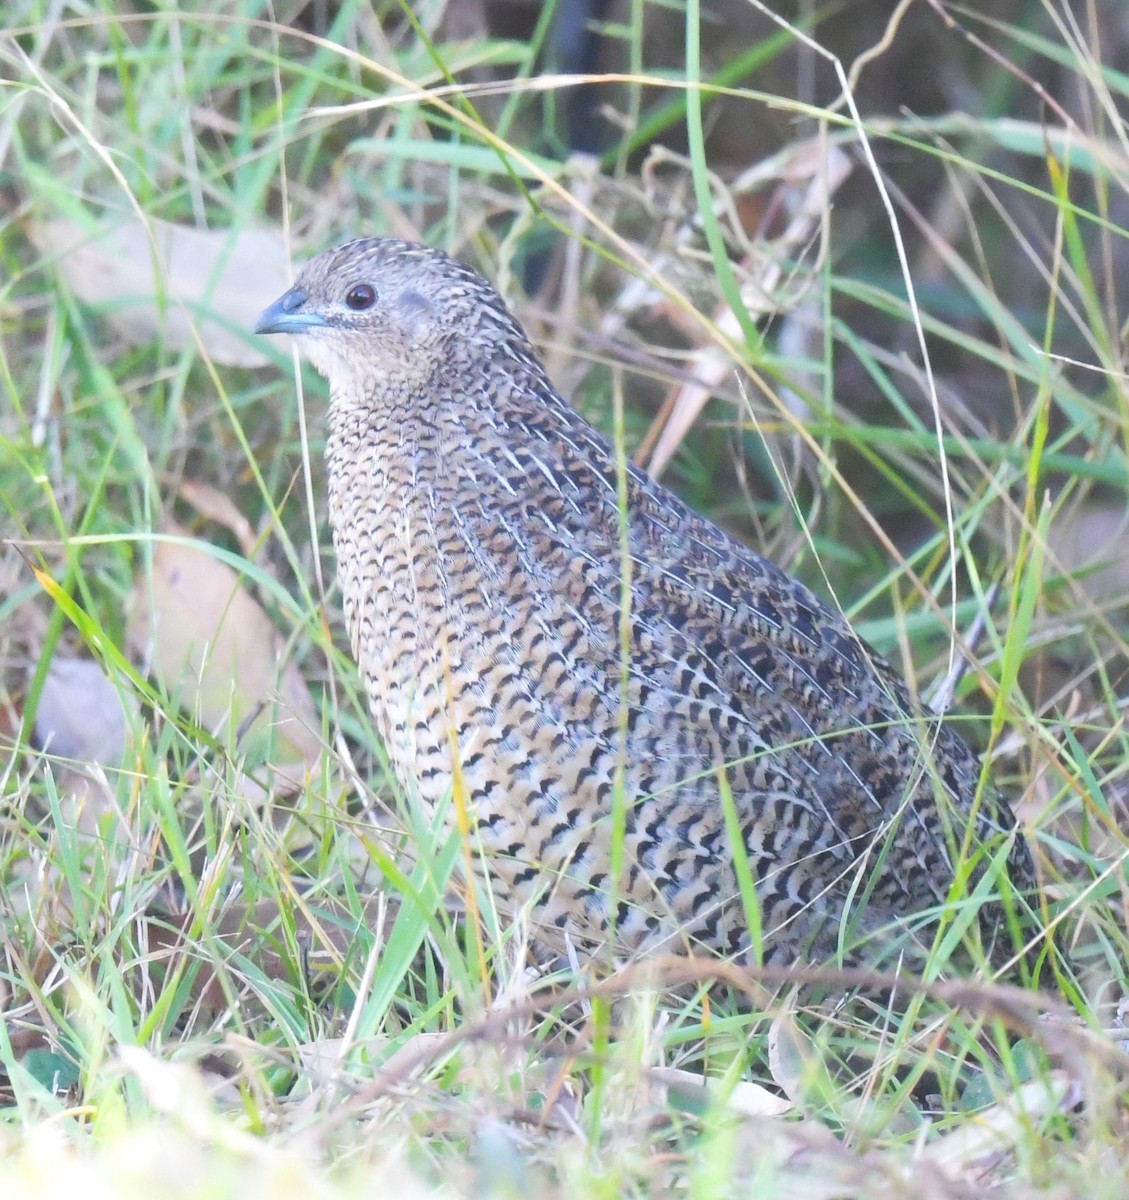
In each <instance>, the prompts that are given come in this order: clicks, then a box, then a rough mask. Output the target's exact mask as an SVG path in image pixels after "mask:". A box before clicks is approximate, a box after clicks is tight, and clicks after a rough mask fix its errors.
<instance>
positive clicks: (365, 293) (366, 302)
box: [345, 283, 376, 312]
mask: <svg viewBox="0 0 1129 1200" xmlns="http://www.w3.org/2000/svg"><path fill="white" fill-rule="evenodd" d="M345 303H346V304H347V305H348V306H349V307H350V308H351V309H352V310H353V311H354V312H364V310H365V309H366V308H372V306H373V305H374V304H375V303H376V288H374V287H373V286H372V284H371V283H358V284H357V286H356V287H354V288H350V289H349V291H348V292H347V293H346V294H345Z"/></svg>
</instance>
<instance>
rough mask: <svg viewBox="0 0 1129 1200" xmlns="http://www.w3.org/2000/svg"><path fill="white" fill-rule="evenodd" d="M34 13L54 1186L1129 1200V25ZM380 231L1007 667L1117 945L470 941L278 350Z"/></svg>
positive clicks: (980, 704) (10, 787)
mask: <svg viewBox="0 0 1129 1200" xmlns="http://www.w3.org/2000/svg"><path fill="white" fill-rule="evenodd" d="M2 19H3V21H4V27H3V28H0V172H2V175H0V261H2V265H3V270H2V277H0V389H2V392H3V400H2V401H0V501H2V506H0V536H2V537H3V539H4V540H3V542H2V543H0V747H2V748H3V750H4V753H3V754H2V755H0V778H2V781H3V787H2V791H3V806H2V809H0V949H2V961H0V1000H2V1002H3V1006H4V1022H3V1025H2V1026H0V1068H2V1071H3V1080H2V1092H0V1099H2V1104H3V1107H2V1109H0V1116H2V1119H0V1148H2V1153H0V1188H2V1189H6V1190H7V1191H8V1192H9V1193H10V1194H20V1195H56V1194H57V1195H64V1194H66V1195H73V1194H75V1193H76V1192H80V1193H81V1194H83V1195H84V1196H88V1197H92V1196H100V1195H103V1194H105V1195H111V1194H113V1195H115V1196H118V1197H127V1198H128V1197H131V1196H134V1195H137V1196H141V1195H146V1196H149V1195H152V1194H153V1192H154V1190H155V1189H158V1188H159V1189H160V1192H161V1194H162V1195H165V1196H168V1197H170V1198H172V1197H177V1196H192V1197H204V1196H211V1195H215V1196H221V1195H234V1194H237V1193H238V1194H240V1195H242V1196H245V1197H253V1196H260V1195H264V1196H265V1195H270V1196H271V1197H274V1198H277V1197H280V1196H286V1195H290V1194H293V1195H303V1196H323V1195H324V1196H332V1197H336V1196H342V1197H347V1196H354V1195H357V1196H359V1195H368V1194H371V1193H372V1192H373V1191H374V1189H375V1188H379V1189H380V1190H381V1191H387V1190H390V1189H393V1188H395V1189H399V1190H400V1192H401V1193H402V1194H403V1195H404V1196H405V1197H407V1196H412V1195H430V1194H433V1193H434V1194H444V1195H446V1194H450V1195H468V1194H474V1195H481V1196H490V1197H493V1196H513V1195H524V1196H528V1195H538V1196H541V1195H545V1196H554V1195H562V1196H563V1195H586V1196H587V1195H608V1196H611V1195H617V1196H618V1195H640V1196H642V1195H647V1196H659V1195H667V1194H670V1195H674V1194H678V1195H688V1196H693V1197H711V1198H712V1197H721V1196H730V1195H734V1196H737V1195H756V1196H758V1197H760V1196H764V1197H777V1196H779V1197H785V1196H787V1197H793V1196H803V1197H809V1196H810V1197H855V1196H858V1197H885V1196H891V1197H893V1196H914V1197H934V1196H936V1197H964V1196H968V1195H971V1194H973V1193H974V1192H975V1193H976V1194H989V1193H990V1194H993V1195H999V1196H1006V1197H1029V1196H1036V1195H1038V1196H1053V1197H1075V1196H1078V1197H1081V1196H1085V1197H1086V1198H1087V1200H1100V1198H1102V1197H1123V1196H1125V1195H1126V1194H1127V1193H1129V1165H1127V1164H1129V1124H1127V1120H1126V1109H1125V1090H1124V1089H1125V1080H1126V1078H1127V1077H1129V1076H1127V1073H1126V1068H1127V1066H1129V1058H1127V1056H1126V1036H1127V1035H1126V1033H1125V1030H1124V1024H1125V1013H1126V1002H1125V1000H1124V988H1125V981H1126V961H1127V947H1129V934H1127V932H1126V899H1127V895H1129V871H1127V867H1126V863H1127V857H1129V856H1127V843H1126V833H1127V827H1129V821H1127V807H1126V774H1127V769H1129V745H1127V741H1129V739H1127V737H1126V731H1125V704H1126V701H1125V697H1126V687H1125V668H1126V663H1127V649H1129V647H1127V643H1126V635H1127V629H1129V622H1127V616H1129V611H1127V603H1129V600H1127V593H1129V534H1127V529H1126V525H1127V522H1129V518H1127V503H1126V499H1127V494H1129V474H1127V470H1126V448H1127V434H1129V402H1127V397H1129V389H1127V388H1126V382H1125V364H1124V355H1125V349H1126V314H1127V307H1126V300H1127V294H1126V293H1127V287H1129V283H1127V281H1129V270H1127V265H1129V264H1127V257H1129V255H1127V249H1129V240H1127V231H1129V125H1127V121H1126V113H1127V105H1129V10H1127V9H1126V7H1125V6H1124V5H1123V4H1122V3H1121V2H1120V0H1089V2H1088V3H1082V4H1078V3H1073V2H1072V0H1061V2H1056V0H997V2H996V3H994V4H993V5H991V6H984V7H983V8H981V7H977V6H970V7H967V8H965V7H961V6H959V5H955V4H951V3H948V2H947V0H909V2H903V3H900V4H898V5H896V6H893V5H890V4H885V3H878V2H877V0H856V2H854V3H851V4H839V5H834V4H832V5H827V6H813V5H810V4H807V3H797V4H784V3H779V4H773V5H763V4H758V3H749V2H747V0H700V2H698V0H604V2H601V0H570V2H567V3H566V2H565V0H560V2H558V3H556V4H554V3H544V4H540V3H530V2H528V0H525V2H523V0H508V2H502V0H446V2H444V0H431V2H427V3H414V4H410V3H407V2H406V0H405V2H403V3H398V2H395V0H375V2H371V3H362V2H349V0H345V2H342V3H329V2H315V3H307V2H306V0H279V2H278V3H276V4H274V5H269V6H263V5H259V4H257V3H254V2H253V0H242V2H241V3H237V4H235V5H232V4H220V3H218V2H215V0H200V2H197V3H196V4H194V5H192V6H186V7H185V8H181V7H179V6H166V5H163V4H160V3H156V4H146V3H137V4H114V3H109V2H99V0H94V2H93V3H77V2H76V3H67V2H65V0H9V3H8V4H7V6H6V8H5V10H4V16H3V18H2ZM370 233H390V234H396V235H400V236H407V237H413V238H418V239H421V240H425V241H428V242H431V243H434V244H437V245H440V246H443V247H445V248H447V249H449V250H451V251H452V252H453V253H455V254H457V255H459V256H460V257H463V258H465V259H467V260H468V261H472V262H474V263H475V264H476V265H478V266H479V267H481V268H482V269H483V270H484V272H485V273H486V274H488V275H489V276H490V277H491V278H493V279H494V280H496V281H497V282H498V283H499V285H500V287H501V288H502V290H503V292H504V293H505V295H506V296H507V298H508V299H509V300H510V302H511V303H512V304H513V306H514V307H515V309H516V311H517V312H518V313H519V315H520V317H521V318H522V320H523V321H524V322H525V324H526V326H527V328H529V330H530V331H531V333H532V334H533V335H534V337H535V340H536V341H537V342H538V344H539V345H540V346H541V348H542V350H543V352H544V354H545V357H546V361H547V363H548V365H549V367H550V370H551V373H552V374H553V376H554V378H555V379H556V380H557V382H558V383H559V384H560V386H561V388H562V390H564V391H565V393H566V394H568V395H570V396H571V397H572V398H573V399H574V401H575V403H576V404H577V405H578V406H579V407H580V408H581V409H582V410H583V411H584V412H585V413H586V414H587V415H588V416H589V417H590V418H591V419H592V420H593V421H594V422H596V423H597V424H599V425H601V426H602V427H604V428H605V429H607V430H609V431H612V432H616V433H617V436H619V437H620V438H621V440H622V444H623V446H624V448H625V452H626V453H628V454H631V455H633V456H634V457H636V458H637V459H638V461H640V462H642V463H645V464H647V465H648V466H649V467H650V468H651V469H652V470H654V471H656V472H661V473H662V474H663V476H664V478H665V480H666V481H667V482H668V483H669V484H670V485H671V486H673V487H675V488H676V489H677V490H678V491H679V492H680V493H681V494H683V495H684V496H685V497H686V498H687V499H688V501H689V502H690V503H691V504H692V505H694V506H695V507H696V508H698V509H699V510H700V511H703V512H705V513H707V514H709V515H710V516H712V517H713V518H714V519H715V520H717V521H719V522H720V523H722V524H723V525H725V526H726V527H727V528H729V529H731V530H732V531H733V532H734V533H736V534H737V535H738V536H740V537H742V538H743V539H745V540H746V541H747V542H748V543H749V544H751V545H752V546H753V547H754V548H756V549H757V550H758V551H760V552H762V553H765V554H767V555H769V556H770V557H772V558H773V559H774V560H775V561H777V562H779V563H780V564H781V565H783V566H784V567H786V568H787V569H789V570H791V571H793V572H795V573H797V574H799V575H800V576H802V577H803V578H805V580H807V581H808V582H809V583H811V585H812V586H813V587H814V588H815V589H816V590H817V591H819V592H820V593H821V594H823V595H825V596H827V597H828V598H830V599H832V600H833V602H835V603H838V604H840V605H841V606H842V607H843V608H844V610H845V611H846V612H847V613H848V615H849V616H850V618H851V619H852V621H853V622H854V623H855V624H856V626H857V627H858V628H859V629H860V631H861V632H862V633H863V634H864V635H865V636H866V637H867V638H868V639H869V640H870V641H871V642H872V643H873V644H874V645H875V646H876V647H877V648H878V649H879V650H880V651H882V652H883V653H884V654H886V655H887V656H889V657H890V658H891V659H892V660H893V661H894V662H895V664H896V665H897V666H898V667H899V669H900V670H901V671H902V672H904V674H905V675H906V677H907V678H908V679H909V680H910V682H911V686H913V687H915V688H917V689H918V690H919V691H921V693H922V694H923V695H924V696H926V697H927V698H930V697H933V696H935V695H940V697H941V698H942V700H944V699H947V698H948V697H949V696H950V695H951V694H952V693H955V699H956V709H957V712H958V713H959V714H960V717H959V719H960V720H961V722H962V731H963V732H965V735H966V736H967V737H968V738H969V740H971V741H973V742H974V743H975V744H976V745H977V746H978V747H979V748H980V749H982V750H983V751H984V752H985V754H986V755H987V756H988V758H989V760H990V763H991V770H992V774H993V776H994V778H995V779H996V780H997V781H998V782H999V783H1000V785H1001V786H1003V787H1004V788H1005V789H1006V790H1007V791H1008V793H1009V794H1010V795H1011V796H1012V798H1013V799H1014V802H1015V804H1016V807H1017V811H1018V812H1019V814H1020V816H1021V818H1022V820H1023V822H1024V824H1025V826H1026V827H1027V829H1028V831H1029V834H1030V836H1031V839H1032V843H1033V847H1034V850H1035V853H1036V856H1037V859H1038V862H1039V868H1040V872H1041V876H1042V878H1043V879H1044V880H1045V905H1046V908H1045V912H1044V918H1045V923H1046V925H1047V926H1048V928H1049V929H1050V930H1051V940H1052V941H1053V942H1054V944H1055V945H1056V946H1057V947H1059V949H1060V950H1062V951H1065V952H1067V954H1068V955H1069V960H1068V961H1067V960H1066V959H1064V958H1062V957H1060V956H1057V955H1050V954H1043V955H1042V957H1041V958H1040V966H1039V974H1038V978H1037V979H1034V978H1033V979H1028V980H1027V982H1026V985H1025V987H1024V989H1011V990H1007V989H1003V988H1000V987H998V986H996V985H994V984H993V982H992V981H991V980H990V979H989V978H987V977H983V978H980V977H978V978H976V979H974V980H971V981H968V982H964V983H954V982H948V983H946V982H945V977H946V976H947V975H951V974H952V972H950V971H947V970H946V966H947V964H946V959H945V948H944V947H943V946H942V947H940V948H939V951H938V956H937V957H936V959H935V961H934V962H933V963H932V964H931V969H930V973H929V977H928V978H927V979H925V980H923V981H922V987H921V991H920V993H919V994H916V995H915V996H914V998H913V1000H912V1003H910V1004H909V1005H908V1006H907V1007H906V1009H905V1011H902V1010H901V1009H898V1010H895V1009H884V1008H882V1007H881V1006H880V1005H877V1004H874V1003H872V1004H870V1005H868V1004H866V1003H860V1004H858V1005H855V1006H849V1007H846V1008H844V1009H842V1010H834V1009H832V1010H831V1011H829V1010H828V1009H827V1008H826V1007H824V1008H822V1009H820V1010H818V1011H814V1012H813V1011H808V1010H807V1008H806V1006H805V1002H804V1001H803V1000H802V998H798V994H797V992H796V989H795V988H794V987H793V986H791V984H792V982H794V981H790V980H788V979H786V978H780V977H769V976H764V977H762V978H760V979H759V980H755V981H753V982H755V983H756V984H757V986H756V987H755V988H752V984H751V983H750V980H749V979H748V978H744V979H732V978H731V979H730V982H731V983H734V984H735V986H736V985H740V986H746V987H749V988H752V990H748V991H747V992H746V997H745V1009H744V1011H741V1012H740V1013H739V1014H736V1015H734V1014H732V1013H727V1012H726V1011H725V1010H724V1008H716V1007H715V1006H714V1005H712V1004H711V1002H710V999H709V995H708V993H707V991H706V986H705V985H706V983H708V980H706V979H705V978H703V979H701V980H700V982H701V984H702V986H701V987H697V988H696V987H694V986H683V987H682V988H681V989H680V990H678V991H677V992H676V993H675V995H674V996H673V997H672V996H671V995H669V994H667V995H665V996H663V997H662V998H660V990H661V985H662V984H664V983H667V984H669V983H671V982H674V981H675V977H674V971H675V968H673V967H670V966H669V965H668V966H667V968H666V973H665V974H663V972H662V971H660V972H659V973H658V975H657V977H656V976H654V975H652V977H650V978H649V979H646V980H644V979H642V978H640V976H639V974H638V973H636V974H635V975H632V974H631V973H630V972H629V973H627V975H625V976H620V977H613V979H611V980H610V981H608V983H607V984H604V985H601V987H602V988H603V990H600V989H599V988H598V989H597V990H596V992H595V993H594V994H591V995H588V996H585V997H582V996H580V994H579V992H578V990H577V987H576V982H575V980H573V981H571V982H570V981H567V980H566V981H559V980H558V981H555V984H554V988H555V990H553V991H552V993H551V994H550V992H549V990H548V988H549V983H550V982H551V981H545V980H540V981H539V980H535V979H534V978H532V977H530V976H528V975H527V974H526V973H525V972H524V971H523V969H522V966H521V964H522V957H521V953H520V951H521V943H522V937H523V935H524V931H523V930H522V928H521V927H520V923H519V924H518V926H517V927H508V926H504V925H503V926H500V925H499V923H498V922H497V920H496V918H495V917H494V915H493V914H492V911H491V908H490V905H489V898H488V897H483V898H481V902H480V908H481V917H482V923H483V931H482V934H481V937H480V938H473V937H471V938H468V937H464V936H463V933H462V926H461V925H460V922H459V921H458V919H457V913H456V912H455V911H454V910H455V909H456V908H457V904H456V903H455V901H456V900H457V897H458V895H459V892H460V885H458V884H457V882H456V881H455V880H454V878H452V879H451V886H450V887H448V877H449V876H450V875H451V871H452V867H453V865H454V864H455V862H456V861H457V859H458V856H459V854H460V853H461V848H460V847H459V845H458V844H457V841H454V840H452V839H450V838H449V837H447V835H446V834H445V833H444V832H443V830H442V829H439V828H428V827H425V826H424V825H423V824H421V821H420V819H419V817H418V816H417V815H415V814H414V813H413V812H412V811H411V809H410V808H409V807H406V806H404V805H403V803H402V801H401V799H400V798H399V797H398V796H397V795H396V792H395V789H394V787H393V786H392V784H391V781H390V780H389V779H388V778H387V776H386V775H385V772H384V770H383V765H382V762H381V757H380V752H379V747H378V744H377V740H376V738H375V737H374V735H373V733H372V730H371V728H370V727H369V725H368V721H367V714H366V708H365V704H364V703H363V698H362V696H361V695H360V692H359V688H358V685H357V680H356V677H355V673H354V669H353V666H352V664H351V663H350V661H349V658H348V654H347V651H346V648H345V643H344V640H343V638H342V636H341V619H340V612H339V608H338V598H337V593H336V589H335V586H334V583H333V565H332V561H331V555H330V554H329V553H328V549H329V547H328V539H327V538H326V536H325V530H324V488H323V480H322V467H321V453H320V451H321V445H322V442H323V438H324V423H323V420H322V412H323V392H322V390H321V385H320V381H317V380H315V379H314V378H313V377H312V376H309V377H303V376H302V375H300V374H298V373H297V371H296V368H295V367H294V366H293V365H292V364H291V362H290V361H289V360H288V358H287V357H286V355H285V352H283V351H280V350H279V349H278V347H276V346H274V345H266V346H264V345H262V344H260V343H259V342H256V340H255V339H254V338H253V337H252V336H251V335H250V334H249V333H248V329H249V326H250V324H251V322H252V321H253V318H254V315H255V314H256V313H257V312H258V310H259V309H260V308H261V307H263V306H264V305H265V304H266V303H268V302H269V301H270V300H272V299H273V298H274V297H275V296H276V295H278V294H279V292H281V291H282V290H283V289H284V287H285V286H286V281H287V279H288V277H289V276H288V272H289V267H288V264H289V263H290V262H291V261H298V260H301V259H302V258H303V257H306V256H308V255H310V254H313V253H316V252H317V251H318V250H320V249H323V248H325V247H326V246H327V245H330V244H332V243H334V242H337V241H340V240H344V239H345V238H348V237H352V236H356V235H359V234H370ZM296 385H297V391H298V392H299V393H300V392H302V391H304V392H305V394H306V402H305V405H304V406H300V405H299V404H298V403H297V402H296V400H295V394H296ZM969 661H970V662H971V665H968V662H969ZM962 667H963V668H964V669H962ZM1036 949H1037V951H1040V952H1041V951H1042V950H1044V949H1045V945H1044V944H1043V943H1041V944H1040V946H1039V947H1036ZM681 982H682V983H683V985H686V983H687V980H686V979H685V977H684V976H683V977H681ZM840 982H841V983H842V982H844V981H840ZM848 982H849V981H848ZM854 982H858V981H857V980H856V981H854ZM1040 986H1041V987H1042V988H1043V989H1044V990H1042V991H1040V990H1039V987H1040ZM1048 989H1053V990H1057V992H1058V993H1059V994H1060V996H1061V999H1059V1000H1052V999H1051V998H1050V996H1049V992H1048ZM703 1078H706V1079H708V1086H707V1085H704V1084H703V1083H702V1079H703Z"/></svg>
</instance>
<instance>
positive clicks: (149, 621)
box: [129, 530, 321, 788]
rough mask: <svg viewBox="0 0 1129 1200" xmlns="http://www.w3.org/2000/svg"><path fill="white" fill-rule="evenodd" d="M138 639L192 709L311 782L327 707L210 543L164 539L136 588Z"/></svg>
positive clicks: (217, 729)
mask: <svg viewBox="0 0 1129 1200" xmlns="http://www.w3.org/2000/svg"><path fill="white" fill-rule="evenodd" d="M173 532H177V531H175V530H174V531H173ZM129 640H130V643H131V645H132V646H134V647H135V648H137V650H138V653H139V655H140V657H142V658H143V659H144V660H145V661H147V662H148V663H149V664H150V670H151V672H152V674H153V675H154V676H155V677H156V678H157V679H159V680H160V681H161V683H162V684H163V686H164V688H165V690H166V692H167V693H168V695H169V696H170V697H172V698H173V699H174V700H176V701H177V702H178V703H179V705H180V707H181V709H182V710H183V711H185V712H186V713H189V714H190V715H192V716H193V718H194V719H195V720H197V721H198V722H199V723H200V724H201V725H202V726H203V727H204V728H206V729H208V730H210V731H212V732H213V733H215V734H216V735H217V737H219V738H220V739H221V740H223V741H227V742H228V743H229V744H235V742H236V736H237V737H238V745H239V748H240V751H241V753H243V754H244V755H246V757H247V758H248V759H249V760H250V761H251V762H264V761H265V762H267V763H268V764H269V765H270V766H271V767H272V768H273V769H274V770H275V771H276V772H279V773H280V775H281V778H282V779H283V780H285V781H286V782H287V783H289V784H290V785H291V786H292V787H295V788H296V787H300V786H301V783H302V779H303V776H304V775H305V773H306V771H308V770H311V769H313V767H314V765H315V764H316V762H317V759H318V756H319V754H320V752H321V742H320V740H319V738H318V736H317V733H316V730H317V729H318V726H319V719H318V715H317V710H316V708H315V706H314V702H313V698H312V697H311V695H310V693H309V690H308V689H307V688H306V685H305V683H304V681H303V680H302V677H301V675H300V674H299V672H298V669H297V667H296V666H295V665H294V663H293V662H291V661H288V660H286V661H284V660H283V657H282V640H281V638H280V637H279V636H278V633H277V631H276V630H275V628H274V626H273V625H272V624H271V622H270V619H269V618H268V617H267V615H266V613H265V612H263V610H262V608H260V606H259V605H258V603H257V602H256V601H255V600H254V599H253V598H252V597H251V596H250V595H248V593H247V592H246V591H244V589H243V586H242V583H241V582H240V579H239V576H238V575H237V574H236V573H235V571H233V570H232V569H231V567H229V566H228V565H227V564H226V563H223V562H221V561H220V560H219V559H218V558H217V557H216V556H215V555H213V554H210V553H208V551H207V550H206V549H204V548H203V547H202V545H201V544H200V543H195V542H190V541H185V542H161V543H159V544H158V545H157V546H156V547H155V549H154V551H153V562H152V574H151V575H148V574H146V573H145V572H141V573H139V575H138V577H137V579H136V581H135V583H134V595H133V600H132V606H131V614H130V623H129ZM287 768H289V769H287Z"/></svg>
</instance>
